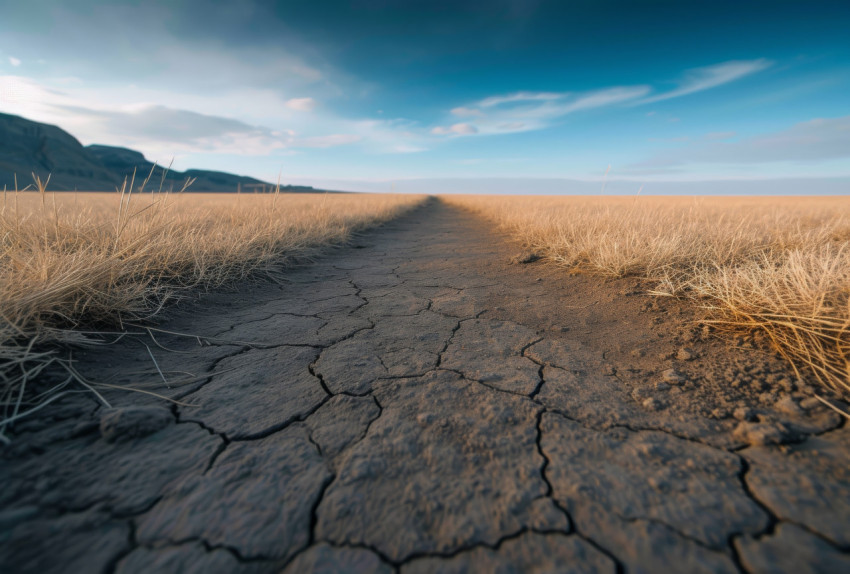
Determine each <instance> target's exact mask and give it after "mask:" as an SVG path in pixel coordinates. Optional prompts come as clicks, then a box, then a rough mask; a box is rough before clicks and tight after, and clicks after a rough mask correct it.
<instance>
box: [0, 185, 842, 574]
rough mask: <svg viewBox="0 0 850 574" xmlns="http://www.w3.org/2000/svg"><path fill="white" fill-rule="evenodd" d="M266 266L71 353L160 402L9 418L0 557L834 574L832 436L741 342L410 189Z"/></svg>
mask: <svg viewBox="0 0 850 574" xmlns="http://www.w3.org/2000/svg"><path fill="white" fill-rule="evenodd" d="M518 253H519V254H520V256H519V257H518V256H517V255H518ZM286 277H287V280H286V282H285V283H283V284H275V283H270V282H264V281H255V282H252V283H246V284H243V285H240V286H239V287H238V288H237V289H234V290H233V291H228V292H217V293H210V294H206V295H203V296H199V299H198V301H197V302H191V303H183V304H181V305H180V306H179V307H178V308H176V309H174V310H173V312H172V313H171V315H170V319H169V320H167V321H165V322H163V323H162V324H161V325H159V327H161V328H162V329H165V330H167V331H171V332H173V333H183V334H190V335H191V336H183V335H176V334H169V333H164V332H156V333H155V337H156V338H155V340H152V339H151V338H150V337H147V336H145V337H138V338H125V339H124V340H122V341H121V342H120V343H117V344H114V345H111V346H107V347H103V348H99V349H96V350H92V351H86V352H85V353H82V354H77V355H76V356H75V358H76V359H77V360H78V368H79V370H80V371H81V372H83V373H84V374H85V375H86V376H87V377H88V378H90V379H92V380H99V381H103V382H108V383H110V384H116V385H132V386H135V387H137V388H140V389H144V390H149V391H155V392H160V393H164V394H166V395H168V396H169V397H172V398H174V399H175V400H178V401H179V403H178V404H173V403H167V402H165V401H162V400H161V399H157V398H155V397H152V396H150V395H144V394H137V393H126V392H119V391H115V392H110V393H107V394H106V395H105V396H106V398H107V400H109V401H110V402H111V403H112V405H113V408H111V409H108V408H105V407H103V406H101V405H100V404H99V403H98V402H96V401H95V400H94V398H93V397H92V396H91V395H88V394H78V395H74V396H69V397H66V398H64V399H62V400H60V401H57V402H56V403H54V404H52V405H50V407H49V408H46V409H44V412H43V416H40V417H33V418H32V419H25V420H23V421H21V422H20V423H19V424H18V425H17V426H16V427H15V429H14V437H13V438H14V441H13V442H12V444H11V445H9V446H6V447H4V448H3V450H2V453H1V454H2V461H0V462H2V466H0V481H2V484H3V485H4V488H2V489H0V571H2V572H22V573H24V572H33V573H34V572H38V573H50V572H62V573H68V572H86V573H89V572H120V573H122V574H126V573H146V572H240V573H241V572H252V573H253V572H257V573H261V572H286V573H290V572H292V573H294V572H298V573H302V572H376V573H378V572H380V573H384V572H404V573H408V572H411V573H413V572H488V573H489V572H500V573H502V572H505V573H507V572H540V573H542V572H612V573H614V572H663V571H678V572H705V573H709V572H712V573H715V572H718V573H719V572H741V571H745V572H782V571H787V572H795V573H799V572H838V571H845V572H846V571H850V538H848V534H847V533H848V532H850V506H848V500H850V471H848V469H849V468H850V464H848V463H850V439H848V437H850V435H848V429H847V428H844V427H843V420H842V419H841V417H839V416H838V415H837V414H836V413H834V412H833V411H831V410H829V409H827V408H826V407H824V406H823V405H822V404H821V403H820V402H819V401H817V400H812V398H811V395H812V388H811V387H809V386H808V385H807V384H806V382H805V381H801V380H798V379H797V378H796V377H795V376H793V374H792V372H791V371H790V369H789V368H788V366H787V365H785V364H783V363H782V362H781V361H779V360H778V358H777V357H776V356H775V355H774V354H772V353H771V352H770V351H769V350H767V349H766V348H764V347H763V346H761V345H760V343H759V341H758V340H750V339H748V338H746V337H744V338H741V339H740V340H738V341H737V342H736V346H734V347H733V346H731V345H729V344H728V343H726V342H725V341H726V339H720V338H718V337H716V336H714V335H713V334H712V333H711V332H709V331H706V330H704V329H700V328H699V327H698V326H695V322H694V320H695V319H696V318H697V315H696V313H697V311H696V310H695V309H693V308H690V307H688V306H686V305H684V304H682V303H680V302H677V301H673V300H659V299H657V298H653V297H651V296H649V295H647V291H648V289H649V288H651V287H652V286H651V285H647V284H644V283H642V282H640V281H637V280H634V279H623V280H616V281H614V280H607V281H606V280H602V279H599V278H593V277H584V276H571V275H569V274H567V273H565V272H564V270H563V269H558V268H557V267H555V266H554V265H552V264H551V263H548V262H546V261H545V260H537V259H536V258H535V257H533V256H527V255H522V248H521V246H519V245H517V244H515V243H512V242H511V241H510V240H509V239H508V238H506V237H504V236H501V235H499V234H497V233H494V232H493V231H492V230H491V229H489V228H488V226H487V223H486V222H484V221H482V220H479V219H476V218H475V217H473V216H471V215H469V214H467V213H465V212H463V211H460V210H457V209H455V208H451V207H449V206H446V205H445V204H443V203H441V202H440V201H439V200H436V199H434V200H430V201H429V202H428V203H427V204H426V205H424V206H423V207H421V208H420V209H418V210H417V211H415V212H413V213H411V214H409V215H407V216H404V217H402V218H400V219H398V220H396V221H394V222H391V223H389V224H386V225H384V226H383V227H382V228H380V229H378V230H374V231H372V232H371V233H368V234H364V235H362V236H360V237H359V238H358V239H356V240H355V242H354V243H353V244H352V245H350V246H347V247H343V248H339V249H337V250H334V251H332V252H330V253H329V254H327V255H326V256H325V257H323V258H321V259H319V260H318V261H317V262H315V263H313V264H310V265H305V266H303V267H298V268H294V269H290V270H289V271H288V272H287V275H286ZM151 354H153V355H154V356H155V358H156V362H157V366H158V367H159V369H161V371H162V375H163V376H164V377H165V378H166V379H168V380H169V381H174V384H169V385H166V384H164V383H163V381H162V380H161V378H160V375H159V374H158V373H157V372H156V371H155V370H153V369H152V361H151V359H150V355H151ZM187 381H188V382H187ZM38 384H41V385H44V386H45V387H47V386H48V385H50V384H51V381H50V380H49V379H46V380H44V381H40V382H38Z"/></svg>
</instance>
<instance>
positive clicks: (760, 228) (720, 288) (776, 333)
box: [444, 196, 850, 394]
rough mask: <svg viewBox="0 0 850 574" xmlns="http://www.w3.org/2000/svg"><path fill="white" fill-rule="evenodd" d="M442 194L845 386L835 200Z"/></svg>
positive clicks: (839, 220)
mask: <svg viewBox="0 0 850 574" xmlns="http://www.w3.org/2000/svg"><path fill="white" fill-rule="evenodd" d="M444 199H445V200H446V201H447V202H449V203H451V204H453V205H457V206H460V207H463V208H466V209H469V210H472V211H474V212H476V213H478V214H480V215H483V216H485V217H487V218H489V219H490V220H492V221H493V222H494V224H496V225H498V226H499V227H501V228H502V229H503V230H505V231H507V232H508V233H510V234H512V235H513V236H515V237H517V238H518V239H520V240H521V241H522V242H524V243H525V244H526V246H527V247H528V248H529V249H532V250H536V251H539V252H540V253H541V254H544V255H546V256H547V257H548V258H549V259H551V260H553V261H555V262H557V263H558V264H560V265H563V266H564V267H566V268H568V269H570V270H572V271H576V272H586V273H592V274H598V275H603V276H610V277H623V276H638V277H644V278H648V279H651V280H654V281H657V287H656V289H655V291H654V292H655V294H657V295H666V296H678V297H685V298H689V299H693V300H694V301H696V302H697V304H699V305H701V306H703V307H705V308H706V309H707V310H708V312H709V313H708V317H707V320H709V321H712V322H714V324H716V325H718V326H727V327H732V328H734V329H742V328H743V329H760V330H762V331H764V333H765V334H766V335H767V336H768V337H769V338H770V340H771V341H772V342H773V344H774V346H775V348H776V349H777V350H778V351H779V352H780V353H782V354H783V355H784V356H785V357H786V358H788V359H789V360H790V361H791V363H792V364H793V365H794V366H795V369H796V368H798V367H801V366H805V367H808V368H809V369H810V371H811V372H812V373H813V374H814V376H815V377H816V378H817V379H818V380H819V381H820V382H821V383H823V384H825V385H827V386H829V387H830V388H832V389H834V390H837V391H839V392H842V393H844V394H847V393H848V392H850V202H848V201H847V199H846V198H843V197H836V198H815V197H811V198H773V197H771V198H684V197H680V198H670V197H628V198H626V197H528V196H522V197H520V196H513V197H492V196H490V197H486V196H451V197H445V198H444ZM798 374H799V373H798Z"/></svg>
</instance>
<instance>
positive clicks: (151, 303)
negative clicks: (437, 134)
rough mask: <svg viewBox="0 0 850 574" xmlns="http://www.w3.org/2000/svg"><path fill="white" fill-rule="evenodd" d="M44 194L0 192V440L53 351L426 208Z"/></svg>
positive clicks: (274, 198)
mask: <svg viewBox="0 0 850 574" xmlns="http://www.w3.org/2000/svg"><path fill="white" fill-rule="evenodd" d="M41 187H42V190H41V192H40V193H39V192H27V193H23V192H22V193H13V192H8V193H3V198H2V202H3V203H2V207H0V241H2V243H0V405H2V407H3V408H4V409H5V411H6V412H5V416H3V417H0V438H2V430H3V429H2V427H3V421H4V420H5V421H6V422H8V420H9V417H19V416H20V415H21V414H22V408H23V407H22V402H21V401H23V400H24V399H23V395H24V388H25V386H26V383H27V381H28V380H32V379H33V378H34V377H35V376H36V375H37V374H38V373H40V372H41V371H42V370H43V369H44V368H46V367H47V366H48V365H50V364H55V363H56V362H57V361H59V362H60V363H61V360H60V359H59V358H58V357H57V355H56V354H55V353H54V352H51V351H50V345H51V344H52V343H57V342H63V341H64V342H68V341H71V342H73V341H80V340H83V339H84V338H85V335H84V334H83V333H82V332H81V329H96V330H102V329H110V330H115V329H116V328H118V329H119V330H120V329H122V328H123V326H124V325H125V324H126V323H127V322H128V321H139V320H145V319H150V318H151V317H153V316H155V315H156V314H157V313H158V312H160V311H161V310H162V309H163V307H164V306H165V305H166V304H167V303H169V302H170V301H172V300H174V299H175V298H178V297H180V296H181V294H184V293H187V292H189V291H193V290H198V289H209V288H213V287H217V286H221V285H223V284H226V283H231V282H234V281H238V280H239V279H242V278H245V277H247V276H249V275H252V274H256V273H269V274H273V273H275V272H277V271H279V270H280V269H281V266H282V264H285V263H286V262H288V261H291V260H292V259H293V258H304V257H309V256H311V255H314V254H316V253H317V252H318V251H319V250H320V249H321V248H323V247H326V246H328V245H332V244H338V243H341V242H344V241H345V240H346V239H348V238H350V237H351V235H352V233H355V232H357V231H358V230H361V229H363V228H365V227H368V226H371V225H375V224H378V223H380V222H382V221H385V220H388V219H390V218H393V217H395V216H397V215H399V214H400V213H401V212H403V211H405V210H408V209H410V208H412V207H413V206H415V205H416V204H418V203H420V202H421V201H422V200H423V197H422V196H402V195H348V194H297V195H295V194H293V195H287V194H269V195H255V194H242V195H238V196H237V195H232V194H231V195H224V194H168V193H161V192H157V193H148V192H144V193H132V194H131V193H111V194H110V193H107V194H103V193H67V192H66V193H47V192H44V190H43V186H41ZM130 188H132V186H131V187H130ZM45 346H46V347H45ZM45 349H47V350H45ZM62 364H63V366H65V367H67V368H66V371H67V370H68V368H73V367H72V365H71V364H70V363H67V364H65V363H62ZM69 376H71V377H72V378H74V376H75V375H74V373H73V372H69ZM75 382H81V383H82V381H80V380H76V381H75ZM62 388H64V387H62ZM55 394H56V393H53V395H52V396H55ZM39 404H41V403H39ZM24 406H25V405H24Z"/></svg>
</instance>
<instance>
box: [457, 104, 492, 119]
mask: <svg viewBox="0 0 850 574" xmlns="http://www.w3.org/2000/svg"><path fill="white" fill-rule="evenodd" d="M451 113H452V115H453V116H458V117H460V118H466V117H479V118H480V117H481V116H483V115H484V112H482V111H481V110H476V109H475V108H465V107H463V106H460V107H457V108H454V109H452V112H451Z"/></svg>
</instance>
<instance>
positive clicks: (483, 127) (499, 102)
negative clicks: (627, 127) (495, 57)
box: [431, 86, 649, 135]
mask: <svg viewBox="0 0 850 574" xmlns="http://www.w3.org/2000/svg"><path fill="white" fill-rule="evenodd" d="M648 93H649V87H648V86H615V87H611V88H606V89H602V90H595V91H591V92H578V93H572V92H515V93H511V94H506V95H500V96H490V97H487V98H484V99H482V100H480V101H478V102H475V103H473V104H471V105H468V106H460V107H457V108H454V109H452V110H451V113H452V115H454V116H461V117H474V118H476V120H475V124H474V125H473V124H470V123H458V124H453V125H449V126H442V125H440V126H436V127H434V128H432V129H431V133H432V134H434V135H474V134H482V135H490V134H504V133H514V132H524V131H531V130H537V129H542V128H545V127H548V126H549V125H550V124H551V122H553V121H554V120H556V119H558V118H561V117H563V116H566V115H569V114H572V113H576V112H579V111H583V110H590V109H593V108H602V107H606V106H612V105H616V104H619V103H623V102H629V101H633V100H636V99H638V98H641V97H643V96H645V95H646V94H648Z"/></svg>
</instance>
